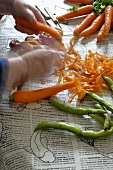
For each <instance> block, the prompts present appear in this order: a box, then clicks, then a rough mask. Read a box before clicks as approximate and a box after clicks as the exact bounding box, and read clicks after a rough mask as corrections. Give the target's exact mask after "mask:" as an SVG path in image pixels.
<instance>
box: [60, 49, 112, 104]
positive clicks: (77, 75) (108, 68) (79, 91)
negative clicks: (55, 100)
mask: <svg viewBox="0 0 113 170" xmlns="http://www.w3.org/2000/svg"><path fill="white" fill-rule="evenodd" d="M67 53H68V59H64V60H63V62H64V65H65V69H64V70H63V71H61V72H60V73H59V80H58V83H60V82H61V81H63V82H69V81H72V80H73V79H76V86H75V87H74V88H73V90H72V91H70V94H71V95H70V97H69V102H71V101H72V100H73V98H74V97H75V96H77V95H78V99H79V100H81V99H83V98H84V96H85V95H86V92H87V91H89V92H94V93H96V92H102V91H103V90H105V89H109V88H108V86H107V85H106V83H105V81H104V80H103V75H105V76H108V77H110V78H112V79H113V77H112V74H113V67H112V66H113V57H108V56H105V55H102V54H100V53H98V52H94V53H93V52H92V51H91V50H88V52H87V54H86V56H85V58H84V59H82V56H80V54H79V53H78V51H76V50H75V49H74V48H73V47H71V48H70V49H69V50H68V52H67Z"/></svg>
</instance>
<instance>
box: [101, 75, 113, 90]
mask: <svg viewBox="0 0 113 170" xmlns="http://www.w3.org/2000/svg"><path fill="white" fill-rule="evenodd" d="M102 77H103V79H104V80H105V82H106V83H107V85H108V86H109V88H110V89H111V90H112V91H113V80H112V79H110V78H109V77H107V76H104V75H102Z"/></svg>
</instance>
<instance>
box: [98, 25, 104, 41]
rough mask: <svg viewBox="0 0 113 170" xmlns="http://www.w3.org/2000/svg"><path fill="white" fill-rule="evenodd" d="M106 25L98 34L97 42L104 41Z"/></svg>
mask: <svg viewBox="0 0 113 170" xmlns="http://www.w3.org/2000/svg"><path fill="white" fill-rule="evenodd" d="M104 29H105V23H104V24H103V25H102V27H101V29H100V30H99V32H98V34H97V42H100V41H102V39H103V38H104V37H105V32H104Z"/></svg>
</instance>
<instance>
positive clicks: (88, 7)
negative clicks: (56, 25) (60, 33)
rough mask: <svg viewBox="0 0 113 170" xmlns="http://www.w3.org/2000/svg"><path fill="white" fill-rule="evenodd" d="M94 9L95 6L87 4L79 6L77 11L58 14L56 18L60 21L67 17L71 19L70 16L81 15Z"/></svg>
mask: <svg viewBox="0 0 113 170" xmlns="http://www.w3.org/2000/svg"><path fill="white" fill-rule="evenodd" d="M92 11H93V6H92V5H86V6H82V7H79V8H78V9H77V10H75V11H71V12H67V13H65V14H63V15H61V16H57V17H56V18H57V20H58V21H64V20H65V19H70V18H74V17H78V16H81V15H87V14H90V13H91V12H92Z"/></svg>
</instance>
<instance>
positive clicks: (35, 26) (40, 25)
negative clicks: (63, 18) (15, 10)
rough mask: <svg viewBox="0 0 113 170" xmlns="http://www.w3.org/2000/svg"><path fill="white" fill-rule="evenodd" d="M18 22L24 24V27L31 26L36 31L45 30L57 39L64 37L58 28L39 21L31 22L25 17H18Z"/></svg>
mask: <svg viewBox="0 0 113 170" xmlns="http://www.w3.org/2000/svg"><path fill="white" fill-rule="evenodd" d="M16 24H19V25H22V26H23V27H27V28H30V29H32V30H34V31H35V32H36V33H38V32H39V31H44V32H46V33H49V34H50V35H52V36H53V37H55V38H56V39H62V35H61V34H60V33H59V32H58V30H56V29H54V28H52V27H50V26H48V25H45V24H43V23H41V22H38V21H37V23H36V24H31V23H29V22H28V21H27V20H25V19H24V18H16Z"/></svg>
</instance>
